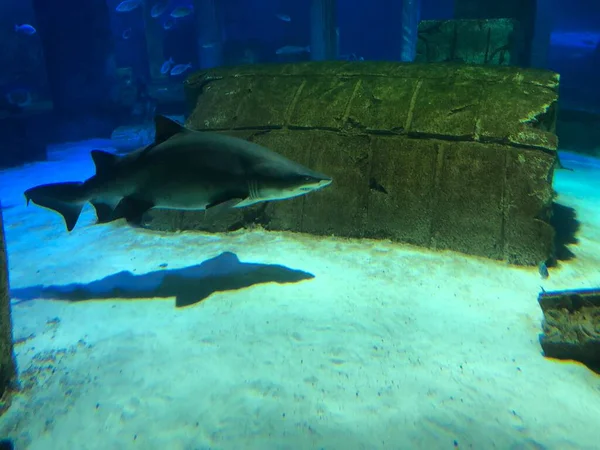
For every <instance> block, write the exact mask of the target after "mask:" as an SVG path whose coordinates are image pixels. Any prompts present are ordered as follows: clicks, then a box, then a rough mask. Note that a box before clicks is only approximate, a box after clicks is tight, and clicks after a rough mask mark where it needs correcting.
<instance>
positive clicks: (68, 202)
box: [25, 182, 86, 231]
mask: <svg viewBox="0 0 600 450" xmlns="http://www.w3.org/2000/svg"><path fill="white" fill-rule="evenodd" d="M82 186H83V183H80V182H73V183H51V184H42V185H41V186H36V187H33V188H31V189H27V190H26V191H25V198H26V199H27V204H29V201H32V202H33V203H35V204H36V205H39V206H43V207H44V208H48V209H51V210H53V211H56V212H57V213H59V214H61V215H62V216H63V219H64V220H65V225H66V226H67V230H69V231H71V230H72V229H73V228H74V227H75V224H76V223H77V219H78V218H79V214H81V210H82V209H83V205H84V204H85V201H86V200H85V199H83V198H82V197H83V195H82V194H83V188H82Z"/></svg>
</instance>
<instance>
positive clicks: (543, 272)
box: [538, 261, 550, 280]
mask: <svg viewBox="0 0 600 450" xmlns="http://www.w3.org/2000/svg"><path fill="white" fill-rule="evenodd" d="M538 272H539V273H540V276H541V277H542V278H543V279H544V280H545V279H546V278H548V277H549V276H550V274H549V273H548V266H546V262H545V261H542V262H541V263H539V264H538Z"/></svg>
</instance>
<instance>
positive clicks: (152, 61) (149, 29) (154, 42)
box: [142, 2, 168, 82]
mask: <svg viewBox="0 0 600 450" xmlns="http://www.w3.org/2000/svg"><path fill="white" fill-rule="evenodd" d="M153 4H154V3H151V2H145V3H144V4H143V5H142V7H143V8H144V31H145V34H146V51H147V53H148V65H149V67H148V69H149V71H150V79H151V80H152V82H156V81H158V80H160V79H161V78H165V77H166V76H168V74H167V75H163V74H161V73H160V68H161V67H162V65H163V62H164V61H165V55H164V45H163V44H164V32H165V30H164V29H163V25H162V24H163V22H162V21H161V20H157V19H155V18H154V17H152V16H151V15H150V11H151V10H152V6H153Z"/></svg>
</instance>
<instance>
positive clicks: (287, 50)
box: [275, 45, 310, 55]
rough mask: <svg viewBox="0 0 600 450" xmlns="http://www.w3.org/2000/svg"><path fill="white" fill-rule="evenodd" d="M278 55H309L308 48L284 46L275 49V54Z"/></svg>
mask: <svg viewBox="0 0 600 450" xmlns="http://www.w3.org/2000/svg"><path fill="white" fill-rule="evenodd" d="M275 53H276V54H278V55H299V54H301V53H310V46H309V45H307V46H306V47H298V46H296V45H286V46H285V47H281V48H279V49H277V51H276V52H275Z"/></svg>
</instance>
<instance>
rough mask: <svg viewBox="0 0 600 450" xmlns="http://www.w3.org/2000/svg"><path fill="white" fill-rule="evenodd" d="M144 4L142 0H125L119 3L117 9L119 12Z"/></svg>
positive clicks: (131, 9)
mask: <svg viewBox="0 0 600 450" xmlns="http://www.w3.org/2000/svg"><path fill="white" fill-rule="evenodd" d="M141 4H142V0H124V1H122V2H121V3H119V4H118V5H117V7H116V8H115V11H117V12H129V11H133V10H134V9H136V8H137V7H138V6H140V5H141Z"/></svg>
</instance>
